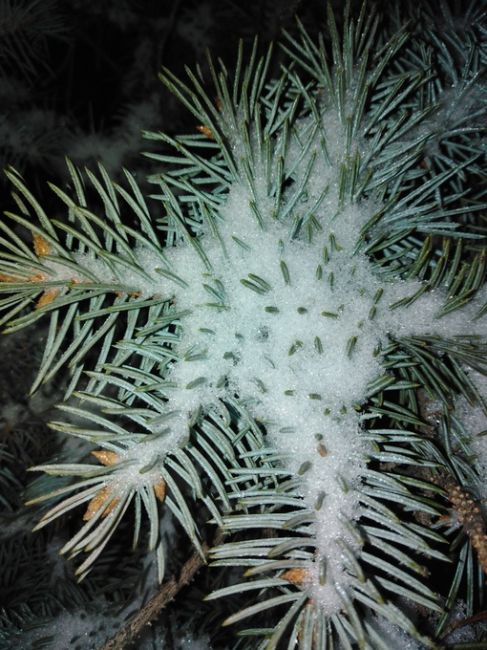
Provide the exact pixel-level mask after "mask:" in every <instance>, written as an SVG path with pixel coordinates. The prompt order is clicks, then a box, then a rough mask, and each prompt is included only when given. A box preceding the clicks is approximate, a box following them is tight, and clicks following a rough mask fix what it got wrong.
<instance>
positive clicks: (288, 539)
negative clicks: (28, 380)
mask: <svg viewBox="0 0 487 650" xmlns="http://www.w3.org/2000/svg"><path fill="white" fill-rule="evenodd" d="M432 6H433V5H432ZM484 8H485V7H484V6H483V3H482V2H475V1H472V2H469V3H468V7H466V8H463V10H462V11H461V12H458V11H457V10H456V9H457V8H456V7H455V5H454V3H447V2H441V3H440V9H439V11H440V20H438V15H437V10H436V8H435V9H434V10H433V9H431V7H430V6H429V5H425V6H423V5H422V4H420V3H413V2H409V1H408V2H405V3H396V5H395V7H394V8H392V9H391V11H390V12H385V14H382V13H381V12H380V10H379V9H378V8H376V7H374V6H373V5H372V4H367V3H363V4H362V5H361V6H357V7H356V6H355V4H353V3H352V5H351V4H350V3H347V4H346V7H345V9H344V13H343V16H341V15H339V14H338V12H334V11H333V10H332V8H331V6H328V7H327V16H326V26H325V28H324V30H323V32H322V34H321V35H320V37H319V38H318V39H317V40H316V39H314V38H312V37H311V36H310V35H309V33H308V31H307V30H306V28H305V27H304V26H303V24H302V23H301V22H299V21H298V22H297V26H296V28H295V30H294V31H292V32H289V33H285V34H284V35H283V38H282V41H281V42H280V43H279V45H278V46H277V47H279V48H280V51H281V52H282V53H283V62H282V63H281V65H280V68H279V69H278V70H276V68H275V67H273V60H274V59H273V57H274V56H275V53H274V51H273V47H269V48H268V49H267V50H265V51H263V52H261V51H260V49H259V45H258V43H257V40H256V41H255V42H254V45H253V47H252V48H251V49H250V51H248V50H247V49H245V48H244V47H243V45H241V46H240V47H239V49H238V53H237V60H236V63H235V66H234V68H233V69H228V68H227V67H226V66H225V65H224V64H223V62H221V61H219V62H214V61H213V60H212V59H211V58H209V60H208V71H209V75H208V77H209V78H207V76H205V74H204V71H203V65H201V66H196V69H195V70H190V69H188V70H187V71H186V79H185V80H181V79H180V78H178V77H177V76H176V75H174V74H173V73H172V72H171V71H170V70H168V69H163V70H162V72H161V75H160V78H161V81H162V82H163V84H165V86H166V87H167V88H168V89H169V90H170V91H171V92H172V93H173V94H174V95H175V96H176V98H177V99H178V100H179V101H180V102H181V104H182V105H183V106H184V107H185V108H186V109H187V110H188V111H189V112H190V113H191V114H192V116H193V118H194V123H195V133H193V134H190V135H181V136H172V135H168V134H166V133H163V132H146V133H145V137H146V138H147V140H148V141H150V143H151V149H150V152H149V153H147V156H148V158H149V159H150V160H151V164H152V165H153V169H152V173H151V175H150V176H149V177H148V178H147V181H146V182H144V183H141V182H138V180H136V178H135V177H134V175H133V174H132V173H131V172H130V171H127V170H125V171H124V178H123V180H117V181H114V180H112V178H111V176H110V175H109V173H108V172H107V170H106V169H105V168H104V167H103V166H102V165H101V164H100V165H99V166H98V169H97V170H96V171H92V170H89V169H86V170H84V171H82V170H80V169H78V168H77V167H76V166H75V165H74V164H73V163H72V162H71V161H70V160H67V168H68V171H69V183H68V184H67V186H66V187H59V186H58V185H54V184H51V186H50V187H51V190H52V192H53V195H54V197H55V200H56V202H57V203H56V206H57V207H56V209H55V210H54V209H53V208H51V207H49V209H45V208H43V206H42V205H41V204H40V202H39V201H38V199H37V198H36V196H35V194H34V193H33V192H32V191H31V190H30V189H29V188H28V187H27V184H26V183H25V181H24V179H23V178H22V176H21V174H20V173H19V172H17V171H16V170H14V169H13V168H10V169H8V170H7V172H6V173H7V176H8V179H9V181H10V184H11V187H12V198H13V206H14V207H12V208H11V209H10V210H8V211H6V212H5V219H4V220H3V221H2V222H0V229H1V245H2V250H1V254H0V280H1V282H0V291H1V293H2V296H3V297H2V299H1V301H0V306H1V309H2V317H1V320H0V322H1V324H2V326H3V327H4V329H5V332H7V333H11V334H12V335H14V336H18V335H19V331H20V330H23V329H24V328H26V327H27V326H32V325H33V324H34V323H36V322H37V321H47V322H48V325H47V330H46V334H45V343H44V345H43V349H42V355H41V358H40V359H39V363H38V369H37V374H36V376H35V378H34V380H33V383H32V388H31V391H32V393H34V392H36V391H42V390H44V389H45V387H46V386H49V385H52V383H53V382H56V381H58V382H59V383H58V384H55V385H56V386H59V385H61V383H62V380H63V379H64V384H63V396H62V397H61V398H60V403H59V404H58V411H59V412H60V415H59V414H58V415H57V416H56V417H55V418H54V419H52V421H51V422H50V427H51V429H52V430H53V431H55V432H58V433H59V434H61V435H62V436H63V437H64V439H65V440H66V443H65V446H64V448H63V450H62V453H61V454H60V455H59V454H58V456H57V457H54V458H52V459H48V458H47V456H48V455H49V454H48V453H46V454H45V456H46V457H45V458H40V456H41V454H39V453H38V452H36V453H35V454H32V458H33V460H34V462H36V463H37V464H36V465H35V466H34V467H32V468H31V471H34V472H42V473H43V474H41V475H37V478H36V479H35V480H34V481H33V482H32V484H31V485H30V486H29V488H28V494H27V504H28V505H29V506H36V508H37V510H36V512H37V515H38V523H37V525H36V526H35V530H41V532H40V533H37V534H34V535H33V536H30V535H27V536H25V537H22V545H23V548H25V554H26V557H31V558H32V559H31V560H30V561H29V563H28V564H29V567H30V568H29V569H28V571H29V573H31V575H32V576H34V575H35V573H37V574H39V573H40V572H42V566H39V568H38V569H36V572H35V573H34V572H33V566H34V564H35V562H36V555H35V548H36V544H37V543H38V542H37V541H36V540H38V539H42V538H40V537H39V535H45V536H47V538H48V539H49V540H51V538H50V537H49V536H50V535H54V533H50V532H49V531H50V530H52V529H53V527H57V528H56V529H55V530H58V531H59V532H58V534H59V537H58V538H56V539H58V541H59V543H58V542H57V541H56V543H55V544H54V546H55V547H56V548H59V552H60V553H61V555H63V556H67V557H68V558H70V559H72V558H74V559H75V561H76V567H77V568H76V570H75V575H76V576H77V578H78V579H79V580H80V581H83V582H81V583H80V584H79V585H77V584H75V583H74V581H72V580H71V579H69V580H66V585H65V591H64V592H63V591H62V589H61V592H60V596H59V601H58V602H61V604H62V607H63V608H64V609H65V610H66V613H65V615H64V616H65V622H64V623H61V624H62V625H65V627H66V629H69V626H70V623H69V617H70V616H71V613H70V610H69V607H73V605H76V607H78V608H79V609H80V610H83V611H85V612H86V613H87V615H88V616H91V618H92V620H93V621H94V623H93V628H96V627H97V626H98V627H100V628H101V627H103V626H102V625H101V623H100V621H98V619H97V617H96V615H95V609H97V608H98V611H99V608H100V607H101V608H106V609H107V611H108V612H109V615H107V616H106V618H107V619H108V620H109V622H108V623H107V622H106V621H105V623H104V625H105V624H106V625H105V628H104V629H103V630H102V631H100V630H99V629H97V630H96V639H97V642H96V644H95V641H90V640H88V641H87V642H86V643H88V645H86V644H85V645H83V643H82V642H81V641H80V642H79V647H80V648H85V647H98V644H100V643H101V642H100V641H99V639H100V638H102V639H106V638H107V637H109V636H110V635H111V634H113V631H112V630H110V629H108V630H107V629H106V628H107V627H108V628H110V627H112V628H117V627H119V626H120V625H122V623H123V621H125V619H127V618H128V617H129V616H130V612H129V609H130V600H131V599H130V590H131V589H139V591H140V592H141V593H143V594H145V595H146V593H147V592H145V591H144V588H145V586H144V585H145V578H144V577H140V576H144V556H145V554H146V552H150V553H153V554H154V555H155V558H156V563H157V581H158V582H161V583H164V580H167V573H168V572H167V564H168V562H169V563H170V562H171V561H172V560H173V559H175V560H176V561H177V562H178V561H179V560H181V559H182V558H183V559H182V561H181V562H179V564H180V565H181V564H182V563H183V562H184V559H185V555H184V554H183V555H182V556H181V555H180V549H181V546H182V545H183V544H185V542H183V541H181V540H183V539H186V540H189V543H188V548H189V547H190V545H191V548H193V549H194V553H195V554H196V556H199V557H200V558H201V560H198V562H199V561H201V563H203V562H206V561H207V560H208V563H209V565H210V567H209V568H208V574H207V577H206V578H205V580H206V581H207V582H206V583H205V589H206V591H204V592H203V593H201V594H200V595H201V597H202V598H203V597H204V598H205V599H206V600H205V602H200V601H199V600H198V602H197V603H196V604H194V603H192V604H193V605H194V606H193V607H188V610H185V609H184V596H183V595H182V594H179V598H181V600H182V601H183V602H182V604H181V607H182V611H181V612H180V617H181V618H178V617H177V616H176V615H175V614H171V613H169V614H167V616H166V618H165V619H164V620H165V628H164V629H165V632H164V633H163V634H165V637H164V639H165V640H162V639H161V638H160V639H154V641H153V643H154V645H153V646H152V647H166V645H163V644H164V643H165V644H167V643H170V641H168V638H169V637H168V636H167V635H168V634H171V632H167V630H171V629H172V634H174V629H175V626H176V628H178V626H181V622H180V621H181V620H182V619H184V616H187V620H188V621H189V620H195V617H196V621H197V624H196V626H195V628H194V629H196V630H198V631H199V632H201V633H202V634H203V635H207V634H210V633H211V635H212V638H211V643H212V644H213V645H212V647H214V648H219V647H221V648H223V647H228V648H235V650H244V649H249V650H250V648H259V649H260V650H271V649H272V648H281V647H282V648H300V649H301V650H324V649H325V648H326V649H328V648H329V649H331V648H343V649H352V648H353V649H354V648H362V649H369V650H390V648H393V647H400V646H402V645H404V647H410V648H444V647H457V648H460V647H464V648H467V647H471V648H473V647H486V646H485V645H476V646H475V645H472V644H470V645H461V644H458V643H457V645H455V646H449V645H448V643H449V637H448V632H449V627H448V626H449V624H450V623H451V616H452V612H454V611H455V607H456V606H457V604H458V602H459V601H460V600H462V601H465V603H466V604H465V616H466V617H467V618H468V617H472V616H473V615H474V614H475V613H476V612H479V611H481V610H482V608H483V602H484V601H483V599H484V593H483V588H484V582H485V573H487V535H486V529H485V524H484V520H483V516H484V515H483V510H482V502H483V500H484V499H485V496H486V490H485V484H486V480H487V471H486V468H487V447H486V446H485V440H486V439H487V438H485V436H484V437H482V434H485V431H484V429H485V428H486V425H485V423H486V419H485V415H486V414H487V402H486V400H487V380H486V375H487V357H486V350H487V339H486V335H487V331H486V319H487V290H486V287H485V267H486V260H485V255H486V248H485V237H486V209H487V201H486V185H485V154H486V140H485V126H484V124H485V116H486V112H487V89H486V86H485V64H486V59H487V49H486V48H487V41H486V35H487V30H486V27H485V14H484ZM14 333H15V334H14ZM66 377H67V378H68V379H67V380H66ZM56 397H57V395H56ZM24 435H25V441H23V442H22V445H21V450H22V453H24V454H26V456H29V453H30V452H29V448H30V447H29V446H30V445H33V444H36V442H37V440H38V434H37V433H36V434H35V435H32V436H30V435H28V434H27V433H25V434H24ZM74 441H79V444H78V445H76V444H74ZM9 445H10V446H9ZM13 453H14V452H13V447H12V446H11V443H9V444H7V445H5V448H3V447H2V448H0V454H2V455H4V457H5V458H4V459H5V469H3V470H2V471H1V472H0V481H1V485H2V501H3V502H4V505H5V507H6V508H13V503H14V502H15V500H16V499H18V493H17V492H16V491H18V485H17V483H16V481H17V479H16V477H15V476H14V475H13V474H12V471H11V469H10V467H11V465H12V458H13ZM37 459H39V460H37ZM39 461H40V462H39ZM63 521H67V522H69V528H70V530H67V529H66V528H63V527H62V522H63ZM59 522H61V523H59ZM73 522H74V524H73ZM173 526H175V527H176V529H177V530H178V531H183V532H184V535H185V537H184V538H183V537H182V536H181V535H180V532H175V531H174V528H173ZM216 531H218V532H216ZM68 533H69V534H68ZM47 538H46V539H47ZM61 540H62V543H61ZM175 540H177V547H178V548H179V550H177V549H176V548H175ZM51 541H52V540H51ZM9 544H11V542H10V541H9V540H8V539H7V541H6V542H5V544H3V545H2V546H0V549H1V552H2V553H3V554H4V556H5V557H6V558H7V557H9V556H10V554H11V553H12V551H11V550H9ZM208 547H209V548H208ZM131 549H132V550H131ZM134 549H138V550H135V551H134ZM173 555H174V558H172V557H171V556H173ZM129 557H130V558H131V559H130V560H129V559H128V558H129ZM107 558H108V559H107ZM40 559H41V558H40ZM104 562H105V563H106V565H105V569H103V563H104ZM117 562H118V563H119V562H123V563H124V566H123V567H122V568H121V569H120V570H121V571H122V573H123V574H124V580H123V581H125V582H126V584H127V585H128V587H127V586H126V587H123V586H122V587H120V598H119V601H118V602H119V603H120V602H123V603H124V607H123V608H119V609H118V610H117V611H116V608H115V607H114V604H113V603H114V599H113V597H110V596H106V597H103V598H101V597H100V596H97V597H96V598H95V599H94V600H95V602H91V603H90V600H91V597H92V593H93V592H92V591H91V590H92V589H95V587H96V586H97V585H96V582H97V580H106V581H107V587H109V585H110V584H112V583H111V580H112V579H113V578H111V577H110V573H111V571H112V567H113V565H114V564H116V563H117ZM177 562H176V563H177ZM40 564H41V565H42V559H41V562H40ZM98 566H102V570H101V573H97V567H98ZM17 569H18V570H21V569H22V566H21V565H19V566H18V567H17ZM66 571H68V569H66ZM92 573H94V574H95V576H98V577H95V578H93V577H92ZM100 576H101V577H100ZM71 577H72V576H71ZM3 579H4V580H5V584H6V585H7V583H8V585H7V586H6V587H5V592H8V593H12V594H14V596H15V576H13V577H11V576H8V575H6V576H4V577H3ZM123 581H121V582H120V583H117V584H119V585H122V584H123ZM41 583H42V585H43V587H42V589H46V587H47V590H48V591H49V583H48V578H46V579H43V580H42V581H41ZM141 584H142V586H141ZM7 587H8V588H7ZM31 588H32V590H33V591H35V592H36V596H37V597H40V595H41V594H42V593H43V592H42V591H39V589H40V587H38V586H36V585H35V584H32V587H31ZM9 590H10V591H9ZM95 590H96V589H95ZM107 591H108V589H107ZM144 598H145V596H144V595H142V596H140V598H139V600H138V602H137V604H138V606H139V607H140V606H142V603H143V601H144ZM190 598H191V596H188V600H189V599H190ZM42 600H43V601H44V605H43V607H44V611H41V609H40V606H39V602H38V600H37V599H36V598H32V600H31V602H29V603H28V605H25V604H24V606H23V608H17V610H15V606H14V607H11V610H12V611H7V612H6V613H5V617H4V621H3V623H2V625H1V626H0V640H2V635H3V640H5V642H6V643H13V641H14V640H17V639H21V638H22V634H24V635H28V634H32V632H30V631H29V632H28V633H26V632H25V630H28V629H29V624H30V623H32V625H33V626H37V627H40V628H41V629H42V622H40V621H39V619H40V618H42V616H44V617H47V618H49V616H50V615H52V612H53V609H50V601H49V598H47V597H44V596H43V597H42ZM116 600H117V599H115V601H116ZM134 602H135V600H134V599H132V605H133V604H134ZM208 602H210V605H211V607H213V606H215V607H216V609H215V610H214V613H213V614H211V615H210V613H209V612H212V611H213V610H212V609H208V610H206V609H205V607H208V604H207V603H208ZM214 603H215V605H214ZM53 607H54V605H53ZM198 608H199V611H200V612H201V613H202V614H203V615H206V616H207V617H210V620H211V622H212V624H213V623H214V625H215V627H216V626H217V625H218V626H221V625H223V628H225V627H227V626H229V627H230V632H228V633H227V632H226V631H225V629H223V628H221V629H219V631H217V632H215V631H214V629H207V628H205V627H204V623H203V621H198V619H197V615H195V613H194V611H191V610H196V609H198ZM20 609H22V611H20ZM171 616H172V617H173V618H172V619H171ZM95 619H96V620H95ZM207 624H208V623H207ZM200 625H201V628H200V627H199V626H200ZM179 629H181V628H180V627H179ZM193 632H194V630H193ZM193 632H191V630H187V629H186V628H185V630H184V635H186V634H188V635H189V636H188V639H190V636H191V634H192V633H193ZM234 632H236V633H237V634H238V636H235V637H234V636H233V634H234ZM43 634H44V633H42V634H40V635H37V636H35V634H34V635H33V636H30V637H29V639H31V640H32V643H33V644H34V643H37V644H38V645H32V646H26V647H62V646H57V645H53V644H54V641H53V640H52V637H50V636H49V635H48V634H46V635H45V636H43ZM184 635H181V639H179V640H176V639H174V640H173V645H174V647H181V648H184V647H198V646H197V645H196V646H195V645H194V644H193V646H192V645H191V643H193V641H191V639H190V641H189V642H188V643H186V641H185V640H184V638H183V636H184ZM26 638H27V637H26ZM92 638H94V637H92ZM204 638H205V639H206V641H205V642H204V643H206V644H209V643H210V640H209V637H206V636H205V637H204ZM63 639H64V641H62V642H64V643H66V642H68V643H74V642H73V641H72V640H69V639H68V637H66V636H65V637H63ZM58 642H59V641H58ZM90 643H91V645H89V644H90ZM144 643H149V641H147V640H145V641H144ZM178 643H179V644H180V645H178ZM194 643H195V644H197V643H199V642H198V641H195V642H194ZM479 643H480V644H482V643H483V642H482V640H479ZM42 644H44V645H42ZM50 644H51V645H50ZM141 644H142V642H141ZM185 644H186V645H185ZM406 644H409V645H406ZM6 647H8V646H6ZM73 647H74V646H73ZM140 647H145V646H143V645H140ZM147 647H149V645H147Z"/></svg>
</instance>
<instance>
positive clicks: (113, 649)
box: [98, 531, 223, 650]
mask: <svg viewBox="0 0 487 650" xmlns="http://www.w3.org/2000/svg"><path fill="white" fill-rule="evenodd" d="M222 538H223V535H222V533H221V531H218V533H217V534H216V536H215V539H214V540H213V546H217V545H218V544H219V543H220V542H221V540H222ZM209 549H210V547H209V545H208V544H207V543H205V544H203V556H202V555H201V554H200V553H197V552H195V553H193V555H191V557H190V558H189V559H188V560H187V561H186V562H185V563H184V565H183V567H182V569H181V572H180V574H179V577H178V578H175V577H173V578H171V579H170V580H169V581H168V582H165V583H164V584H163V585H161V587H160V589H159V591H158V592H157V593H156V594H155V595H154V596H153V597H152V598H151V599H150V600H149V602H148V603H147V604H146V605H144V607H142V609H141V610H140V611H139V612H137V614H136V615H135V616H134V618H133V619H132V620H131V621H129V622H128V623H127V624H126V625H125V626H124V627H123V628H122V629H121V630H119V631H118V632H117V634H116V635H115V636H114V637H112V638H111V639H110V640H109V641H107V642H106V643H105V644H104V645H103V646H101V647H100V648H99V649H98V650H123V649H124V648H126V647H127V646H129V645H130V644H131V643H133V642H134V641H135V639H136V638H137V637H138V636H139V635H140V634H141V632H142V631H143V629H144V628H145V626H146V625H148V624H149V623H151V622H152V621H154V620H155V619H156V618H157V617H158V616H159V614H160V612H161V610H162V609H164V607H166V605H168V603H170V602H171V600H173V599H174V598H175V597H176V595H177V594H178V593H179V591H181V589H183V588H184V587H186V586H187V585H188V584H189V583H190V582H191V580H192V579H193V578H194V576H195V575H196V573H197V572H198V571H199V569H201V567H202V566H203V565H204V564H206V557H207V555H208V551H209Z"/></svg>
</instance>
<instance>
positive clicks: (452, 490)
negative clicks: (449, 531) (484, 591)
mask: <svg viewBox="0 0 487 650" xmlns="http://www.w3.org/2000/svg"><path fill="white" fill-rule="evenodd" d="M438 483H439V484H440V485H441V487H442V488H443V489H444V490H445V491H446V493H447V496H448V500H449V501H450V503H451V505H452V507H453V510H454V511H455V512H456V513H457V516H458V521H459V522H460V523H461V524H462V526H463V529H464V531H465V532H466V534H467V535H468V537H469V539H470V543H471V544H472V546H473V548H474V550H475V552H476V554H477V559H478V561H479V564H480V566H481V567H482V569H483V571H484V573H485V574H486V575H487V533H486V527H485V522H484V518H483V516H482V511H481V509H480V506H479V504H478V503H476V502H475V501H474V500H473V498H472V496H471V495H470V494H469V492H467V490H466V489H465V488H463V487H462V486H461V485H459V484H458V483H457V482H456V481H455V479H454V478H453V476H451V475H445V476H442V477H441V478H440V480H439V481H438Z"/></svg>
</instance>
